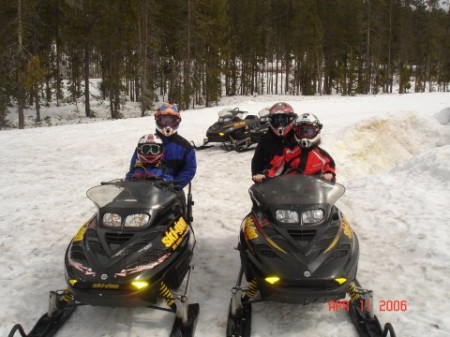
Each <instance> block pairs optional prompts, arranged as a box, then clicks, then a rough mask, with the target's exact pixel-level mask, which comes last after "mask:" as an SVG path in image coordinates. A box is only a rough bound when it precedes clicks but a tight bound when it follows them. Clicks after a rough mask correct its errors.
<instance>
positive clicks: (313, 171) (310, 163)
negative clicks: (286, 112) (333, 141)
mask: <svg viewBox="0 0 450 337" xmlns="http://www.w3.org/2000/svg"><path fill="white" fill-rule="evenodd" d="M321 130H322V124H321V123H320V121H319V119H318V118H317V117H316V116H315V115H313V114H309V113H305V114H302V115H299V116H298V117H297V119H296V121H295V125H294V127H293V131H294V138H295V141H296V145H295V146H293V147H289V146H288V147H285V148H284V149H283V153H282V154H281V155H277V156H275V157H273V159H272V161H271V162H270V164H271V165H272V168H271V169H270V170H269V172H268V174H267V176H268V177H276V176H279V175H281V174H286V173H287V174H289V173H290V172H292V173H301V174H306V175H314V176H319V177H321V178H324V179H326V180H330V181H335V180H336V166H335V163H334V160H333V158H332V157H331V156H330V155H329V154H328V152H326V151H325V150H324V149H322V148H321V147H319V144H320V132H321Z"/></svg>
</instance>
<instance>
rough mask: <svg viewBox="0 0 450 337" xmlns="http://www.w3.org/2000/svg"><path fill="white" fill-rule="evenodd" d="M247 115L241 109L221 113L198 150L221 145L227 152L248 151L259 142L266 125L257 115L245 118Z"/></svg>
mask: <svg viewBox="0 0 450 337" xmlns="http://www.w3.org/2000/svg"><path fill="white" fill-rule="evenodd" d="M247 113H248V111H242V110H239V108H234V109H232V110H222V111H219V113H218V115H219V119H218V121H217V122H215V123H214V124H213V125H211V126H210V127H209V128H208V130H207V131H206V138H205V139H204V140H203V145H201V146H198V147H196V149H198V150H201V149H205V148H208V147H211V146H212V145H207V144H209V143H220V144H221V145H222V147H223V148H224V149H225V150H227V151H231V150H235V151H238V152H239V151H243V150H245V149H248V148H249V147H250V146H251V145H252V144H255V140H256V142H257V140H259V138H258V137H260V135H261V133H262V132H263V130H264V124H261V119H260V118H259V117H258V116H256V115H247V116H246V117H245V118H244V115H245V114H247ZM266 130H267V128H266ZM252 131H253V136H252Z"/></svg>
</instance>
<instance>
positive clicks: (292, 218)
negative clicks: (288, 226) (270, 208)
mask: <svg viewBox="0 0 450 337" xmlns="http://www.w3.org/2000/svg"><path fill="white" fill-rule="evenodd" d="M275 217H276V219H277V221H279V222H282V223H298V213H297V212H296V211H291V210H288V209H277V211H276V212H275Z"/></svg>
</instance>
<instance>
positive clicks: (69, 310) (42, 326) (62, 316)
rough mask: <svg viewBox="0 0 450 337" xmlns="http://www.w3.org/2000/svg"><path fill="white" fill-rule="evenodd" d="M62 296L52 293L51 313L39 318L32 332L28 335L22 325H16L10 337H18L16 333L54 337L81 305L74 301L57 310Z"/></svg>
mask: <svg viewBox="0 0 450 337" xmlns="http://www.w3.org/2000/svg"><path fill="white" fill-rule="evenodd" d="M60 296H61V295H60V294H58V293H56V292H50V305H49V311H48V312H47V313H45V314H44V315H42V316H41V318H39V320H38V321H37V322H36V324H35V325H34V327H33V328H32V329H31V331H30V332H29V333H28V334H27V333H25V330H24V329H23V327H22V325H20V324H16V325H15V326H14V327H13V328H12V329H11V331H10V333H9V335H8V337H13V336H17V335H16V332H18V333H19V335H20V336H21V337H52V336H54V335H55V334H56V332H57V331H58V330H59V328H60V327H61V326H62V325H63V324H64V323H65V322H66V321H67V320H68V319H69V318H70V317H71V316H72V314H73V312H74V311H75V309H76V308H77V306H78V305H79V304H76V303H75V302H74V301H71V302H69V303H66V304H65V305H64V306H62V307H60V308H57V307H56V306H54V304H55V303H56V298H57V297H60Z"/></svg>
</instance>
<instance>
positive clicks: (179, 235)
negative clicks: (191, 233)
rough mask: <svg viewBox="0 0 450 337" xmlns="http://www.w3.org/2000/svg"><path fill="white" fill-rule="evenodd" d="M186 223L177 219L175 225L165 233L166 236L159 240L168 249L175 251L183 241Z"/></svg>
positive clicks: (181, 219)
mask: <svg viewBox="0 0 450 337" xmlns="http://www.w3.org/2000/svg"><path fill="white" fill-rule="evenodd" d="M186 228H187V223H186V221H184V219H183V218H182V217H180V218H179V219H178V221H177V222H175V224H174V225H173V226H172V227H170V229H169V230H167V231H166V235H165V236H164V237H163V238H162V239H161V241H162V243H164V245H165V246H166V247H167V248H169V247H172V249H176V248H177V247H178V245H179V244H180V243H181V241H183V240H182V239H183V236H184V233H185V232H186Z"/></svg>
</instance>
